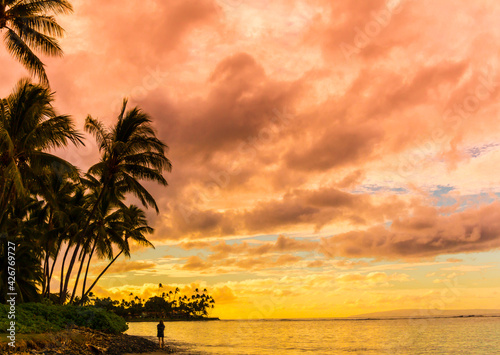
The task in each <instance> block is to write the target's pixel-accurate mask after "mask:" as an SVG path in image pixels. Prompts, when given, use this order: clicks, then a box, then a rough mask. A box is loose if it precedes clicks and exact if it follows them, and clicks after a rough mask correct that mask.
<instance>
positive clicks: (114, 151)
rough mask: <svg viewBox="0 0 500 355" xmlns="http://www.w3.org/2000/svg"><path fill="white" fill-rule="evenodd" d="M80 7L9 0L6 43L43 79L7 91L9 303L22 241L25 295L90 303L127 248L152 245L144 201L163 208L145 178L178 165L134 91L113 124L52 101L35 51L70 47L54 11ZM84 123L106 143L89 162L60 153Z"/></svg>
mask: <svg viewBox="0 0 500 355" xmlns="http://www.w3.org/2000/svg"><path fill="white" fill-rule="evenodd" d="M71 11H72V6H71V5H70V4H69V3H68V2H67V1H64V0H43V1H42V0H2V1H0V32H1V33H2V34H3V35H4V38H5V44H6V49H7V51H8V52H10V53H11V54H12V55H13V56H14V57H15V58H16V59H17V60H19V62H20V63H21V64H22V65H23V66H24V67H25V68H26V69H27V70H28V72H29V73H30V74H31V75H33V76H34V79H35V80H36V79H38V81H39V82H35V81H33V79H29V78H24V79H21V80H19V82H18V83H17V85H16V86H15V87H14V88H13V89H12V91H11V93H10V94H9V95H8V96H7V97H4V98H1V99H0V237H1V239H0V240H1V241H2V242H1V243H0V263H1V264H2V265H0V302H2V303H5V302H6V295H7V293H8V292H9V291H8V290H7V286H8V284H9V275H8V272H7V270H8V267H9V265H10V266H11V267H12V263H11V262H10V263H9V260H8V258H7V257H6V255H7V243H9V244H10V245H15V289H16V292H17V302H33V301H40V300H43V299H46V300H51V302H54V303H59V304H65V303H72V304H80V305H83V304H88V303H89V298H90V295H92V290H93V289H94V287H95V286H96V284H97V283H98V281H99V280H100V279H101V277H102V276H103V275H104V274H105V272H106V271H107V270H108V269H109V267H110V266H111V265H113V263H114V262H115V261H116V260H117V259H118V258H119V257H120V256H122V254H123V255H124V256H125V257H130V252H131V246H132V245H133V244H134V243H135V244H139V245H142V246H149V247H152V244H151V242H150V241H149V240H148V236H149V235H150V234H151V233H152V232H153V229H152V228H151V227H150V226H149V225H148V221H147V219H146V214H145V211H144V209H146V208H150V207H152V208H153V209H154V210H155V211H156V212H158V206H157V204H156V202H155V199H154V197H153V196H152V195H151V193H150V192H149V191H148V189H146V188H145V187H144V185H143V183H144V182H156V183H158V184H160V185H164V186H166V185H167V181H166V179H165V177H164V173H165V172H168V171H170V170H171V163H170V161H169V159H168V158H167V157H166V155H165V154H166V151H167V146H166V145H165V144H164V143H163V142H162V141H160V140H159V139H158V138H157V137H156V134H155V131H154V130H153V126H152V121H151V118H150V117H149V116H148V115H147V114H146V113H145V112H143V111H142V110H141V109H140V108H137V107H128V103H127V100H124V101H123V104H122V106H121V110H120V112H119V113H118V117H116V119H115V120H114V123H113V124H112V125H111V126H110V127H108V126H106V125H105V124H104V123H103V122H101V121H100V120H99V119H97V118H94V117H92V116H90V115H89V116H88V117H87V118H86V120H85V125H84V127H83V130H82V131H80V130H79V129H77V127H76V124H75V122H74V120H73V118H72V117H71V116H68V115H64V114H60V113H59V112H57V110H56V109H55V107H54V106H53V102H54V94H53V93H52V92H51V90H50V88H49V84H48V78H47V75H46V73H45V69H44V64H43V63H42V61H41V60H40V59H39V58H38V57H37V55H36V54H35V53H34V51H38V52H40V53H41V54H46V55H61V54H62V50H61V48H60V47H59V44H58V42H57V40H56V38H57V37H61V36H62V35H63V32H64V30H63V29H62V28H61V27H60V26H59V25H58V24H57V22H56V20H55V18H54V15H56V14H61V13H68V12H71ZM2 70H3V68H2ZM83 131H85V132H87V133H88V134H89V135H88V136H91V137H93V139H95V142H96V143H97V146H98V148H99V153H100V156H99V157H96V162H95V164H93V165H92V166H91V167H90V168H89V169H88V170H87V171H86V172H85V171H82V170H80V168H79V167H77V166H74V165H73V164H72V163H70V162H68V161H66V160H64V159H63V158H61V157H60V156H58V154H57V153H58V152H61V151H62V150H63V149H66V148H73V149H74V148H75V147H77V148H78V147H80V148H81V147H82V146H84V145H85V144H86V141H85V140H84V134H83ZM88 136H87V137H88ZM131 197H133V198H134V201H137V204H138V205H134V204H131V203H130V202H129V201H130V200H131ZM96 261H101V263H99V264H97V265H96ZM91 265H93V268H92V269H91ZM98 265H102V266H101V269H100V270H98V271H97V272H96V268H97V267H98ZM96 274H97V276H95V275H96ZM10 292H12V290H11V291H10Z"/></svg>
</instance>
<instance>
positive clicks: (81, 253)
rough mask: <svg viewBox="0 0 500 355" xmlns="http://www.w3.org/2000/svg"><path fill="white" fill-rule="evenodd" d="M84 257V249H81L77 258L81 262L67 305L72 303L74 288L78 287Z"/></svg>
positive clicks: (74, 293)
mask: <svg viewBox="0 0 500 355" xmlns="http://www.w3.org/2000/svg"><path fill="white" fill-rule="evenodd" d="M85 256H86V255H85V248H82V250H81V252H80V257H79V259H80V260H81V261H80V267H79V268H78V274H76V280H75V286H74V287H73V292H72V293H71V299H70V300H69V303H73V300H74V298H75V295H76V288H77V287H78V281H79V280H80V275H81V273H82V269H83V263H84V262H85Z"/></svg>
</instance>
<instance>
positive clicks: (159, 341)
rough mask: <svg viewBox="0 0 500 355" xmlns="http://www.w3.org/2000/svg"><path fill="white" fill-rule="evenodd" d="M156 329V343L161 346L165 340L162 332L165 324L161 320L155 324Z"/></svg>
mask: <svg viewBox="0 0 500 355" xmlns="http://www.w3.org/2000/svg"><path fill="white" fill-rule="evenodd" d="M156 329H157V330H158V332H157V334H156V336H157V337H158V343H159V344H160V348H163V345H164V344H165V342H164V341H163V337H164V336H165V334H164V331H165V324H163V321H162V320H161V321H160V323H159V324H158V325H157V326H156Z"/></svg>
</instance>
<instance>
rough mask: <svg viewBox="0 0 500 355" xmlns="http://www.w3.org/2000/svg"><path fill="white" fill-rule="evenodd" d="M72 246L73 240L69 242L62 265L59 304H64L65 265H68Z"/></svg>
mask: <svg viewBox="0 0 500 355" xmlns="http://www.w3.org/2000/svg"><path fill="white" fill-rule="evenodd" d="M70 245H71V240H70V241H69V242H68V246H67V247H66V252H65V253H64V258H63V261H62V265H61V280H60V284H59V303H61V304H63V303H64V302H63V288H64V287H63V286H64V264H65V263H66V257H67V256H68V253H69V249H70Z"/></svg>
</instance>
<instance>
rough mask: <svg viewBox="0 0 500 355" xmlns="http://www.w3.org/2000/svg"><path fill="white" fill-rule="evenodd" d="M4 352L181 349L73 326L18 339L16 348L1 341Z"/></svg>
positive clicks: (116, 353)
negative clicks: (161, 346)
mask: <svg viewBox="0 0 500 355" xmlns="http://www.w3.org/2000/svg"><path fill="white" fill-rule="evenodd" d="M0 353H2V354H19V355H23V354H44V355H49V354H50V355H53V354H54V355H55V354H57V355H61V354H62V355H66V354H67V355H100V354H102V355H104V354H109V355H121V354H139V353H149V354H151V353H159V354H163V353H165V354H174V353H180V351H179V349H177V348H176V347H175V346H173V345H172V344H168V343H165V347H164V348H163V349H160V347H159V346H158V343H157V342H153V341H151V340H148V339H146V338H143V337H139V336H133V335H127V334H108V333H104V332H100V331H97V330H93V329H88V328H81V327H78V328H72V329H67V330H64V331H60V332H56V333H45V334H33V335H31V336H25V337H22V338H21V339H17V340H16V348H15V349H13V348H12V347H10V346H8V344H7V343H4V342H2V343H0Z"/></svg>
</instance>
